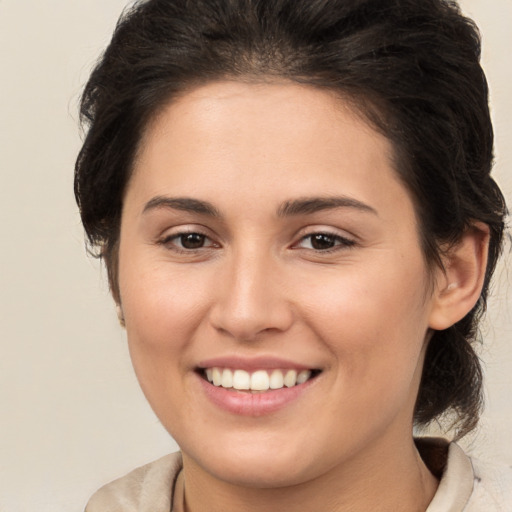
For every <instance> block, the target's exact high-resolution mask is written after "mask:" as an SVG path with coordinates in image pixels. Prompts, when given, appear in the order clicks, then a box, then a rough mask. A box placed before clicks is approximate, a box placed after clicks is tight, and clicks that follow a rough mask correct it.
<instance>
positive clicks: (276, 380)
mask: <svg viewBox="0 0 512 512" xmlns="http://www.w3.org/2000/svg"><path fill="white" fill-rule="evenodd" d="M283 386H284V377H283V372H282V371H281V370H274V371H273V372H272V374H271V375H270V389H281V388H282V387H283Z"/></svg>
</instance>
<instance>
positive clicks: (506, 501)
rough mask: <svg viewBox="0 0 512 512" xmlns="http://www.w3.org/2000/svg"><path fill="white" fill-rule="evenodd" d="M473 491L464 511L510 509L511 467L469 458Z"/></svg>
mask: <svg viewBox="0 0 512 512" xmlns="http://www.w3.org/2000/svg"><path fill="white" fill-rule="evenodd" d="M471 463H472V465H473V472H474V485H473V493H472V494H471V498H470V500H469V502H468V505H467V507H466V508H465V509H464V512H477V511H481V510H486V511H489V512H491V511H492V512H494V511H496V512H501V511H503V512H506V511H510V510H512V467H511V466H510V465H508V466H506V465H494V464H490V463H487V462H482V461H480V460H477V459H474V458H472V459H471Z"/></svg>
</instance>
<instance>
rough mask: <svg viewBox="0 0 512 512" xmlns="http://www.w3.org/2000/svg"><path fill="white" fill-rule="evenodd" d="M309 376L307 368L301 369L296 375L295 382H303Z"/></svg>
mask: <svg viewBox="0 0 512 512" xmlns="http://www.w3.org/2000/svg"><path fill="white" fill-rule="evenodd" d="M310 377H311V372H310V371H309V370H302V371H301V372H300V373H299V374H298V375H297V384H304V382H306V381H307V380H308V379H309V378H310Z"/></svg>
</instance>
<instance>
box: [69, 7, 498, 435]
mask: <svg viewBox="0 0 512 512" xmlns="http://www.w3.org/2000/svg"><path fill="white" fill-rule="evenodd" d="M479 58H480V38H479V35H478V31H477V29H476V27H475V25H474V24H473V22H472V21H471V20H469V19H467V18H465V17H463V16H462V15H461V13H460V11H459V8H458V6H457V4H456V3H455V2H453V1H449V0H149V1H141V2H137V3H135V5H134V6H133V7H132V8H130V9H129V10H127V11H126V12H125V13H124V14H123V16H122V17H121V19H120V21H119V23H118V25H117V28H116V30H115V33H114V35H113V38H112V41H111V43H110V45H109V46H108V48H107V49H106V51H105V53H104V55H103V57H102V59H101V60H100V61H99V63H98V64H97V66H96V68H95V69H94V71H93V73H92V74H91V77H90V79H89V81H88V83H87V85H86V87H85V91H84V94H83V97H82V102H81V116H82V121H83V122H84V124H85V125H87V127H88V131H87V136H86V138H85V141H84V144H83V147H82V150H81V151H80V154H79V156H78V159H77V163H76V169H75V194H76V198H77V202H78V205H79V208H80V213H81V216H82V221H83V224H84V227H85V230H86V233H87V237H88V241H89V244H90V247H91V248H93V249H96V253H97V254H99V255H100V256H101V257H103V258H104V259H105V262H106V264H107V269H108V274H109V280H110V285H111V289H112V292H113V295H114V298H115V299H116V301H119V290H118V282H117V244H118V238H119V229H120V218H121V210H122V204H123V195H124V191H125V189H126V186H127V183H128V180H129V178H130V173H131V169H132V164H133V160H134V158H135V155H136V151H137V147H138V144H139V141H140V140H141V136H142V133H143V131H144V129H145V127H146V126H147V123H148V121H149V120H150V119H152V117H153V116H154V115H155V114H156V113H158V112H159V111H160V109H161V108H162V107H163V106H164V105H165V104H166V103H168V102H169V101H172V99H173V97H176V95H178V94H181V93H183V92H184V91H186V90H188V89H190V88H192V87H194V86H197V85H200V84H205V83H207V82H210V81H213V80H219V79H234V80H249V81H253V80H269V79H270V80H272V79H280V80H282V79H285V80H290V81H294V82H298V83H302V84H309V85H311V86H314V87H320V88H328V89H330V90H333V91H336V92H338V93H339V94H340V95H342V96H343V97H344V98H346V99H347V98H348V99H349V100H350V101H351V102H352V103H353V104H354V105H357V108H358V109H359V110H360V111H361V112H362V113H363V114H364V115H365V116H366V118H367V119H368V121H369V122H371V123H372V124H373V125H374V126H375V127H376V128H377V129H379V130H380V131H381V132H382V133H384V134H385V135H386V137H388V138H389V140H390V141H391V142H392V143H393V147H394V150H395V161H396V170H397V173H398V174H399V176H400V177H401V179H402V180H403V182H404V184H405V186H406V187H407V188H408V190H409V191H410V193H411V196H412V197H413V200H414V203H415V207H416V211H417V215H418V219H419V221H420V235H421V241H422V246H423V251H424V254H425V259H426V261H427V263H428V264H429V265H430V266H431V267H432V265H435V264H437V265H441V255H442V248H443V247H447V246H451V245H453V244H455V243H456V242H457V241H458V240H460V238H461V236H462V235H463V234H464V233H465V232H466V230H467V229H469V228H470V226H471V225H472V224H474V223H475V222H477V221H480V222H484V223H486V224H487V225H488V226H489V229H490V246H489V261H488V266H487V273H486V279H485V283H484V288H483V291H482V294H481V297H480V299H479V301H478V303H477V305H476V306H475V307H474V309H473V310H472V311H471V312H470V313H468V314H467V315H466V317H465V318H464V319H462V320H461V321H460V322H458V323H457V324H455V325H454V326H452V327H450V328H449V329H446V330H444V331H437V332H435V333H434V335H433V337H432V339H431V341H430V343H429V347H428V350H427V354H426V360H425V364H424V370H423V377H422V382H421V386H420V390H419V395H418V399H417V403H416V408H415V421H416V424H418V425H425V424H428V423H429V422H431V421H432V420H433V419H435V418H439V417H440V416H442V415H443V414H448V413H450V412H451V413H455V415H454V416H453V417H454V418H455V423H454V427H455V430H456V436H460V435H463V434H464V433H466V432H468V431H469V430H471V429H472V428H473V427H474V426H475V425H476V423H477V421H478V416H479V412H480V408H481V400H482V398H481V397H482V372H481V367H480V363H479V360H478V357H477V355H476V354H475V352H474V349H473V345H474V343H475V341H476V337H477V327H478V322H479V319H480V315H481V313H482V312H483V311H484V309H485V305H486V299H487V291H488V287H489V282H490V279H491V276H492V273H493V271H494V268H495V265H496V261H497V258H498V256H499V252H500V248H501V243H502V237H503V230H504V217H505V214H506V206H505V202H504V199H503V196H502V194H501V192H500V190H499V188H498V186H497V185H496V183H495V182H494V181H493V179H492V178H491V177H490V171H491V167H492V160H493V130H492V125H491V121H490V116H489V108H488V90H487V83H486V79H485V76H484V73H483V71H482V69H481V67H480V64H479Z"/></svg>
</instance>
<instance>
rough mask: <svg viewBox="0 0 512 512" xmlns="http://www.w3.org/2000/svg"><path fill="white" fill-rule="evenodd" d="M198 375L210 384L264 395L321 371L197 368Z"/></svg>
mask: <svg viewBox="0 0 512 512" xmlns="http://www.w3.org/2000/svg"><path fill="white" fill-rule="evenodd" d="M197 371H198V373H199V375H200V376H201V377H202V378H203V379H205V380H207V381H208V382H209V383H210V384H213V385H214V386H217V387H222V388H224V389H231V390H233V391H240V392H245V393H265V392H267V391H275V390H278V389H283V388H293V387H295V386H300V385H301V384H304V383H306V382H308V381H309V380H311V379H314V378H315V377H317V376H318V375H319V374H320V373H321V370H315V369H312V370H292V369H287V370H280V369H275V370H256V371H254V372H248V371H245V370H239V369H232V368H220V367H212V368H198V370H197Z"/></svg>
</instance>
